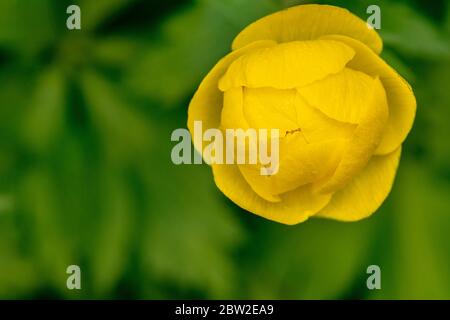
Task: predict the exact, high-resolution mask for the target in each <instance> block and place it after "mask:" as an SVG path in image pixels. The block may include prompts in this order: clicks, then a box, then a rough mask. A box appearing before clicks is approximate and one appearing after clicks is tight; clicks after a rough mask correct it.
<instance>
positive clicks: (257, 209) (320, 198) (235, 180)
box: [212, 165, 331, 224]
mask: <svg viewBox="0 0 450 320" xmlns="http://www.w3.org/2000/svg"><path fill="white" fill-rule="evenodd" d="M212 168H213V173H214V180H215V182H216V185H217V187H218V188H219V189H220V190H221V191H222V192H223V193H224V194H225V195H226V196H227V197H228V198H230V199H231V200H232V201H233V202H234V203H236V204H237V205H238V206H240V207H242V208H244V209H246V210H248V211H250V212H253V213H255V214H257V215H260V216H262V217H264V218H266V219H269V220H273V221H276V222H280V223H284V224H296V223H300V222H303V221H305V220H306V219H308V218H309V217H310V216H312V215H314V214H315V213H317V212H318V211H319V210H321V209H322V208H323V207H325V206H326V205H327V204H328V202H329V201H330V199H331V196H330V195H319V194H314V193H313V192H312V191H311V187H310V185H308V186H304V187H300V188H298V189H296V190H294V191H291V192H289V193H286V194H284V195H282V196H281V198H282V201H281V202H276V203H273V202H268V201H266V200H264V199H263V198H261V197H259V196H258V195H257V194H256V193H255V192H254V191H253V190H252V189H251V187H250V186H249V185H248V184H247V182H246V181H245V180H244V178H243V177H242V175H241V173H240V172H239V169H238V167H237V166H236V165H213V166H212Z"/></svg>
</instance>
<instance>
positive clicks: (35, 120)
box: [21, 68, 66, 152]
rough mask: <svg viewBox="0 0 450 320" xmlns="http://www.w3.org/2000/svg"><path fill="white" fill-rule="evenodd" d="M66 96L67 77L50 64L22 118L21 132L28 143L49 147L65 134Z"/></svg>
mask: <svg viewBox="0 0 450 320" xmlns="http://www.w3.org/2000/svg"><path fill="white" fill-rule="evenodd" d="M65 99H66V90H65V80H64V77H63V75H62V73H61V71H60V70H58V69H56V68H49V69H48V70H46V71H45V72H43V73H42V74H40V76H39V78H38V79H37V81H36V84H35V89H34V92H32V93H31V99H30V102H29V106H28V108H27V109H26V111H25V115H24V117H23V122H22V126H23V129H22V130H21V133H22V134H23V137H24V140H25V143H26V144H27V147H29V148H31V149H32V150H35V151H39V152H43V151H46V149H48V148H49V147H50V146H51V145H52V144H53V143H54V142H55V141H56V139H57V138H58V137H59V136H60V135H61V134H62V131H63V126H64V124H65V123H64V121H65V112H66V110H65V109H66V103H65Z"/></svg>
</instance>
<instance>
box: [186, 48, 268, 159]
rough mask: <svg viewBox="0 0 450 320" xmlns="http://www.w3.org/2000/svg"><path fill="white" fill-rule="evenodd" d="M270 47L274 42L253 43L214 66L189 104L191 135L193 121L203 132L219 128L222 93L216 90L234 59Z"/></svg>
mask: <svg viewBox="0 0 450 320" xmlns="http://www.w3.org/2000/svg"><path fill="white" fill-rule="evenodd" d="M270 45H274V42H273V41H258V42H254V43H252V44H250V45H249V46H246V47H244V48H242V49H240V50H237V51H233V52H231V53H230V54H228V55H227V56H226V57H224V58H222V59H221V60H220V61H219V62H218V63H217V64H216V65H215V66H214V68H213V69H212V70H211V71H210V72H209V73H208V75H207V76H206V77H205V78H204V79H203V81H202V82H201V84H200V86H199V87H198V89H197V91H196V92H195V94H194V97H193V98H192V100H191V103H190V104H189V111H188V128H189V131H190V132H191V134H193V132H194V121H203V124H202V125H203V130H207V129H209V128H218V127H219V124H220V115H221V111H222V106H223V93H222V92H221V91H220V90H219V89H218V82H219V79H220V77H222V76H223V74H224V73H225V71H226V70H227V68H228V67H229V65H230V64H231V63H232V62H233V61H234V60H235V59H236V58H238V57H240V56H241V55H243V54H245V53H247V52H250V51H252V50H255V49H257V48H262V47H267V46H270ZM196 148H197V150H198V149H199V148H198V147H197V146H196ZM199 151H200V150H199Z"/></svg>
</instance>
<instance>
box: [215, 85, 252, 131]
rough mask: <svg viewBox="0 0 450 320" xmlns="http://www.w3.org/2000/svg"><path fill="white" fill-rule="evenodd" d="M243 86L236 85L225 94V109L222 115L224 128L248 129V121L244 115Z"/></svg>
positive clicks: (222, 126)
mask: <svg viewBox="0 0 450 320" xmlns="http://www.w3.org/2000/svg"><path fill="white" fill-rule="evenodd" d="M243 102H244V101H243V88H241V87H236V88H232V89H230V90H228V91H226V92H225V93H224V94H223V109H222V116H221V121H220V123H221V128H222V129H238V128H241V129H247V128H248V123H247V121H246V119H245V117H244V109H243Z"/></svg>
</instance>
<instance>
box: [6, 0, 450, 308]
mask: <svg viewBox="0 0 450 320" xmlns="http://www.w3.org/2000/svg"><path fill="white" fill-rule="evenodd" d="M306 2H314V1H295V0H293V1H290V0H288V1H286V0H285V1H283V0H197V1H194V0H189V1H188V0H184V1H175V0H169V1H145V0H114V1H113V0H97V1H92V0H80V1H68V0H58V1H56V0H26V1H25V0H1V1H0V298H27V299H28V298H123V299H128V298H130V299H131V298H146V299H155V298H274V299H280V298H289V299H303V298H312V299H316V298H317V299H322V298H330V299H336V298H337V299H342V298H375V299H379V298H389V299H390V298H392V299H405V298H424V299H431V298H438V299H444V298H446V299H450V268H449V264H450V219H449V218H450V200H449V195H450V148H449V144H448V141H447V139H448V137H449V136H450V126H449V125H448V121H449V118H450V90H449V87H450V41H449V40H450V5H449V3H448V1H444V0H440V1H425V0H416V1H413V0H410V1H394V0H389V1H388V0H384V1H375V0H374V1H372V0H354V1H344V0H341V1H318V2H320V3H330V4H336V5H339V6H342V7H346V8H348V9H349V10H351V11H352V12H354V13H356V14H357V15H359V16H361V17H362V18H363V19H366V17H367V14H366V8H367V6H368V5H370V4H378V5H380V7H381V10H382V30H381V32H380V33H381V35H382V37H383V38H384V41H385V50H384V53H383V56H384V57H385V59H387V60H388V61H389V63H390V64H392V65H393V66H394V67H395V68H396V69H397V70H399V72H400V73H402V74H403V75H404V76H405V77H406V78H407V79H408V80H409V81H410V82H411V83H412V85H413V87H414V89H415V93H416V95H417V99H418V113H417V119H416V123H415V126H414V129H413V131H412V133H411V134H410V136H409V138H408V140H407V143H406V144H405V146H404V149H403V150H404V151H403V158H402V161H401V165H400V170H399V174H398V177H397V180H396V183H395V186H394V189H393V192H392V194H391V195H390V197H389V198H388V200H387V201H386V203H385V204H384V205H383V206H382V208H381V209H380V210H379V211H378V212H377V213H376V214H375V215H374V216H373V217H371V218H370V219H367V220H364V221H361V222H357V223H349V224H347V223H339V222H335V221H328V220H317V219H313V220H311V221H308V222H306V223H304V224H300V225H297V226H293V227H288V226H283V225H279V224H276V223H272V222H269V221H267V220H264V219H261V218H258V217H257V216H255V215H253V214H249V213H246V212H245V211H243V210H242V209H240V208H238V207H236V206H234V205H233V204H232V203H231V202H230V201H229V200H227V199H226V198H225V197H224V196H223V195H222V194H221V193H220V192H219V191H218V190H217V189H216V187H215V186H214V183H213V180H212V174H211V172H210V169H209V168H208V167H207V166H206V165H202V166H175V165H173V164H172V162H171V161H170V149H171V147H172V146H173V143H171V141H170V133H171V132H172V130H174V129H175V128H179V127H185V123H186V110H187V105H188V102H189V99H190V97H191V96H192V94H193V92H194V91H195V89H196V86H197V85H198V84H199V82H200V81H201V79H202V77H203V76H204V75H205V74H206V73H207V72H208V70H209V69H210V68H211V67H212V66H213V65H214V63H215V62H216V61H217V60H218V59H219V58H220V57H221V56H223V55H225V54H226V53H227V52H228V51H229V48H230V44H231V41H232V39H233V37H234V36H235V35H236V34H237V33H238V32H239V31H240V30H241V29H242V28H243V27H244V26H245V25H247V24H248V23H250V22H252V21H254V20H255V19H257V18H259V17H261V16H264V15H266V14H268V13H271V12H274V11H277V10H279V9H282V8H284V7H286V6H290V5H294V4H298V3H306ZM316 2H317V1H316ZM74 3H75V4H79V5H80V6H81V10H82V30H81V31H68V30H67V29H66V27H65V20H66V18H67V15H66V8H67V6H68V5H69V4H74ZM71 264H77V265H80V267H81V270H82V287H83V289H82V290H81V291H69V290H67V289H66V277H67V275H66V273H65V271H66V267H67V266H68V265H71ZM371 264H378V265H380V267H381V270H382V290H380V291H369V290H367V288H366V278H367V274H366V268H367V266H369V265H371Z"/></svg>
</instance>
